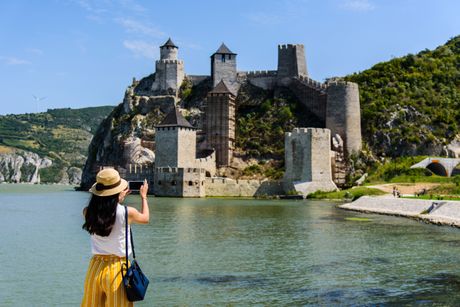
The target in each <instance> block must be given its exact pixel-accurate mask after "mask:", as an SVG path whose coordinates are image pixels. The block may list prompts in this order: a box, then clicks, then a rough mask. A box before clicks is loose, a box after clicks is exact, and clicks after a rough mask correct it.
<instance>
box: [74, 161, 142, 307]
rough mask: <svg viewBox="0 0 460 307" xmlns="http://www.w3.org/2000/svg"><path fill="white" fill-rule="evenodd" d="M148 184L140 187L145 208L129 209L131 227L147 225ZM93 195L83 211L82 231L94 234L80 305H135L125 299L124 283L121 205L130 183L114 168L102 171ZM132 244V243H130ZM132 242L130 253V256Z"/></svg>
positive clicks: (123, 239)
mask: <svg viewBox="0 0 460 307" xmlns="http://www.w3.org/2000/svg"><path fill="white" fill-rule="evenodd" d="M147 191H148V184H147V181H146V180H144V184H143V185H142V186H141V188H140V193H139V194H140V196H141V199H142V209H141V211H140V212H139V211H138V210H136V209H135V208H132V207H128V224H131V223H138V224H147V223H148V222H149V218H150V214H149V205H148V203H147ZM90 192H91V193H92V194H93V195H92V196H91V200H90V201H89V205H88V207H86V208H85V209H83V215H84V217H85V223H84V224H83V227H82V228H83V229H85V230H86V231H88V232H89V233H90V235H91V252H92V254H93V257H92V258H91V261H90V263H89V267H88V272H87V273H86V279H85V292H84V294H83V300H82V303H81V306H133V303H132V302H129V301H128V299H127V297H126V292H125V288H124V285H123V283H122V275H121V268H122V264H123V263H124V262H125V254H126V251H125V235H128V238H129V230H128V234H125V208H124V206H122V205H120V204H121V203H123V200H124V199H125V197H126V196H127V195H128V194H129V193H130V191H129V190H128V182H127V181H126V180H124V179H122V178H120V175H119V174H118V172H117V171H116V170H114V169H111V168H107V169H103V170H101V171H100V172H99V173H98V174H97V176H96V183H95V184H94V185H93V186H92V187H91V189H90ZM128 242H129V240H128ZM130 245H131V243H130V242H129V243H128V250H129V251H128V253H129V254H131V246H130Z"/></svg>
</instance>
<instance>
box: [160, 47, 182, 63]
mask: <svg viewBox="0 0 460 307" xmlns="http://www.w3.org/2000/svg"><path fill="white" fill-rule="evenodd" d="M177 53H178V49H177V48H171V47H163V48H160V59H162V60H176V59H177Z"/></svg>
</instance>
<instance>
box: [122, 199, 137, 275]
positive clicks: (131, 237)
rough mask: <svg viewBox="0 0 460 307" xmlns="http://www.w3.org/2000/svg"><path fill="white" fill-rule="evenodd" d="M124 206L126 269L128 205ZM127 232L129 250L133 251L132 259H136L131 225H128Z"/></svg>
mask: <svg viewBox="0 0 460 307" xmlns="http://www.w3.org/2000/svg"><path fill="white" fill-rule="evenodd" d="M124 207H125V250H126V269H128V267H129V265H128V207H126V206H124ZM129 234H130V236H129V237H130V240H131V250H132V252H133V259H136V253H135V252H134V241H133V231H132V229H131V226H130V227H129Z"/></svg>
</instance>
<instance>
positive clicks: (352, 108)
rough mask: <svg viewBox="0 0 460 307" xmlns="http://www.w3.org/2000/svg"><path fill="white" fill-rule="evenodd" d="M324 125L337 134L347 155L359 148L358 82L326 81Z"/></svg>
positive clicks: (333, 133)
mask: <svg viewBox="0 0 460 307" xmlns="http://www.w3.org/2000/svg"><path fill="white" fill-rule="evenodd" d="M326 127H327V128H328V129H330V130H331V133H332V135H335V134H339V135H340V136H341V137H342V139H343V141H344V144H345V146H344V148H345V151H346V152H347V154H348V155H350V154H351V153H352V152H353V151H359V150H361V146H362V139H361V110H360V103H359V89H358V84H356V83H353V82H344V81H335V82H331V83H328V88H327V110H326Z"/></svg>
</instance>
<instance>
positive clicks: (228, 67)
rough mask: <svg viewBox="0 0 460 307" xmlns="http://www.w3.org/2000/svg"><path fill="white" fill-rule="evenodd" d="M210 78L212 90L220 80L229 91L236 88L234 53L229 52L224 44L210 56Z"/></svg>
mask: <svg viewBox="0 0 460 307" xmlns="http://www.w3.org/2000/svg"><path fill="white" fill-rule="evenodd" d="M211 78H212V87H213V88H214V87H216V86H217V84H219V82H220V81H222V80H223V81H225V82H226V83H227V85H228V86H229V87H231V90H233V89H234V88H235V86H236V53H233V52H232V51H230V49H228V47H227V46H225V44H224V43H222V45H220V47H219V49H217V51H216V52H214V54H213V55H211Z"/></svg>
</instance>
